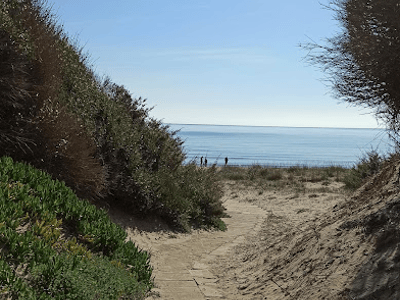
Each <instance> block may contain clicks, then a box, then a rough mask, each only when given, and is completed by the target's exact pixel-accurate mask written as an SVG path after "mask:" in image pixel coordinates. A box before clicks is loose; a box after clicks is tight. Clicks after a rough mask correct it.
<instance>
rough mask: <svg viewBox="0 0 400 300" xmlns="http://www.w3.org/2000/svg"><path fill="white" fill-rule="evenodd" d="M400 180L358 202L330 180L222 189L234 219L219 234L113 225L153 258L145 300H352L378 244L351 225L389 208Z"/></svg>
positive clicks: (140, 223) (389, 175) (229, 184)
mask: <svg viewBox="0 0 400 300" xmlns="http://www.w3.org/2000/svg"><path fill="white" fill-rule="evenodd" d="M396 170H397V169H396V168H395V166H391V167H390V168H388V169H387V170H386V171H385V173H384V174H385V175H384V176H383V175H381V176H380V177H379V176H378V177H376V178H374V179H371V180H370V181H369V182H368V183H366V184H365V185H364V186H363V187H362V188H361V189H359V190H358V191H357V192H356V193H348V192H346V191H345V190H344V189H343V183H340V182H337V181H336V180H335V177H334V176H332V177H329V178H326V177H325V178H319V180H318V178H316V177H315V176H309V175H304V174H303V175H299V176H298V178H297V179H296V175H293V174H292V175H290V174H289V173H287V172H286V173H284V175H283V179H285V178H289V177H290V176H291V178H290V180H280V181H278V180H276V179H274V180H271V181H266V183H265V182H264V184H261V183H260V182H257V181H248V180H247V181H246V180H227V179H225V180H222V181H221V184H222V185H223V190H224V196H223V198H222V201H223V202H224V204H225V206H226V208H227V213H228V214H229V215H230V216H231V218H225V219H224V221H225V222H226V223H227V225H228V230H227V231H225V232H221V231H203V230H194V231H193V232H192V233H190V234H183V233H176V232H173V231H171V230H170V229H169V228H168V226H167V225H166V224H165V223H163V222H162V221H161V220H158V219H153V220H150V221H149V220H146V221H144V220H135V219H132V218H131V217H130V216H129V215H126V214H124V213H122V212H119V211H110V216H111V217H112V219H113V220H114V221H116V222H117V223H119V224H121V225H122V226H124V228H125V229H126V231H127V232H128V238H129V239H131V240H132V241H133V242H135V243H136V244H137V245H138V246H139V247H140V248H142V249H144V250H146V251H149V252H150V253H151V255H152V256H151V264H152V266H153V267H154V276H155V285H156V288H155V289H154V291H153V292H152V293H151V294H150V295H149V297H148V298H147V299H269V300H271V299H311V300H313V299H315V300H317V299H318V300H320V299H351V298H350V297H349V296H348V295H349V291H350V290H351V289H352V284H353V282H354V280H355V279H356V277H357V275H358V274H359V272H360V268H361V267H362V266H363V265H365V264H366V263H367V262H368V261H369V260H370V259H371V257H372V255H374V236H366V235H365V234H364V231H363V227H362V226H351V224H358V223H357V222H359V221H360V220H363V219H365V218H366V217H367V216H368V215H371V214H372V213H374V212H377V211H379V210H381V209H382V208H383V207H384V206H385V204H386V203H387V202H388V201H390V200H393V198H394V197H395V196H396V194H397V189H396V187H394V185H393V178H394V176H395V174H397V171H396ZM307 176H309V177H307ZM382 195H383V196H382ZM349 224H350V225H349Z"/></svg>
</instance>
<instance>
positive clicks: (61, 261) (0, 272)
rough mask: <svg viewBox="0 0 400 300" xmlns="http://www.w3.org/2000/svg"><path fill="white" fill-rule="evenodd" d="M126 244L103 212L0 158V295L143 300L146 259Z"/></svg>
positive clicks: (148, 284)
mask: <svg viewBox="0 0 400 300" xmlns="http://www.w3.org/2000/svg"><path fill="white" fill-rule="evenodd" d="M22 228H24V230H22ZM62 233H64V235H63V236H62ZM65 233H67V234H65ZM66 236H67V237H68V238H66ZM125 239H126V233H125V231H124V230H123V229H122V228H121V227H119V226H118V225H116V224H114V223H112V222H111V221H110V219H109V218H108V215H107V213H106V212H105V211H104V210H98V209H97V208H96V207H95V206H94V205H92V204H90V203H89V202H87V201H83V200H80V199H78V198H77V197H76V195H75V194H74V193H73V192H72V191H71V190H70V189H69V188H68V187H66V186H65V184H63V183H61V182H59V181H57V180H56V181H54V180H51V177H50V176H49V175H48V174H47V173H45V172H42V171H39V170H36V169H34V168H32V167H30V166H27V165H25V164H21V163H13V161H12V159H11V158H9V157H2V158H0V243H1V244H2V251H1V252H0V286H1V287H2V291H1V292H2V293H4V292H7V293H8V294H9V295H11V296H12V298H13V299H39V298H40V299H119V298H120V297H128V298H130V299H133V298H135V299H136V298H138V297H143V296H144V294H145V293H146V291H148V290H150V288H151V287H152V286H153V283H152V280H151V274H152V268H151V267H150V265H149V255H148V254H147V253H146V252H143V251H141V250H138V249H137V248H136V247H135V245H134V244H133V243H132V242H125ZM78 241H79V242H78Z"/></svg>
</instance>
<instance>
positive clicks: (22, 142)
mask: <svg viewBox="0 0 400 300" xmlns="http://www.w3.org/2000/svg"><path fill="white" fill-rule="evenodd" d="M45 4H46V3H45V2H43V1H36V0H26V1H16V0H6V1H3V2H2V4H1V5H0V24H1V25H0V29H1V31H0V35H1V36H0V42H1V45H0V47H1V48H0V49H1V54H0V60H1V61H0V63H1V66H2V67H1V70H0V78H1V80H0V85H2V87H3V86H4V88H2V90H1V93H2V99H1V103H0V107H1V108H2V111H1V112H0V113H1V114H2V115H1V121H0V137H1V141H0V143H2V146H1V149H0V155H8V156H11V157H12V158H14V159H15V160H19V161H25V162H29V163H31V164H32V165H33V166H35V167H37V168H39V169H42V170H46V171H47V172H49V173H50V174H51V175H52V176H53V177H54V178H57V179H59V180H62V181H65V183H66V184H67V185H68V186H69V187H71V189H72V190H73V191H74V192H75V193H76V194H77V195H78V196H79V197H81V198H87V199H90V200H92V201H97V200H99V199H103V200H106V201H107V202H108V203H109V204H110V205H119V206H121V207H123V208H124V209H129V210H130V211H131V212H132V213H136V214H141V215H145V214H147V213H157V214H160V215H162V216H164V217H165V218H167V219H168V220H171V222H172V221H173V223H174V224H176V225H177V226H178V227H181V228H186V229H189V228H190V227H191V226H214V225H217V226H218V224H220V221H219V217H221V216H222V215H223V208H222V206H221V204H220V200H219V197H220V193H219V192H216V191H217V190H219V188H218V186H217V183H216V180H213V176H215V170H213V169H204V170H199V169H198V168H196V167H194V166H184V165H183V164H182V163H183V161H184V159H185V155H184V151H183V146H182V141H181V140H180V139H179V138H178V137H177V136H176V132H171V130H170V129H169V128H168V126H166V125H164V124H162V123H161V122H160V121H158V120H155V119H153V118H151V117H150V116H149V111H150V110H151V109H150V108H147V107H146V105H145V101H146V100H145V99H144V100H143V99H141V98H139V99H133V98H132V97H131V94H130V93H129V91H128V90H126V89H125V88H124V87H123V86H121V85H118V84H115V83H113V82H112V81H111V80H110V79H102V78H101V77H99V76H98V75H96V74H95V73H94V72H93V70H92V66H91V65H90V63H89V59H88V55H85V54H83V51H82V49H81V48H79V47H78V46H77V43H76V42H73V41H71V40H70V39H69V38H68V37H67V35H66V34H65V33H64V32H63V30H62V27H61V26H59V25H57V23H56V22H55V21H54V20H55V18H54V16H53V15H52V13H51V11H50V10H49V9H47V8H46V5H45Z"/></svg>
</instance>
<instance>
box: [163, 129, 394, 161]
mask: <svg viewBox="0 0 400 300" xmlns="http://www.w3.org/2000/svg"><path fill="white" fill-rule="evenodd" d="M167 125H169V126H170V129H171V130H179V132H178V133H177V136H179V137H180V138H181V139H182V140H183V141H184V144H183V146H184V152H185V153H186V160H185V163H190V162H195V163H197V164H200V159H201V157H203V159H207V163H208V165H209V166H211V165H213V164H216V165H218V166H222V165H224V164H225V158H228V165H230V166H251V165H262V166H271V167H290V166H308V167H326V166H342V167H345V168H351V167H353V166H354V165H355V164H357V163H358V162H359V161H360V159H361V158H363V157H365V156H366V154H367V153H368V152H370V151H372V150H374V151H376V152H378V153H379V154H380V155H382V156H386V155H388V154H389V153H391V152H394V146H393V144H392V143H391V141H390V139H389V137H388V135H387V133H386V132H385V131H384V130H383V129H382V128H378V129H365V128H361V129H359V128H357V129H354V128H306V127H269V126H268V127H262V126H228V125H189V124H167Z"/></svg>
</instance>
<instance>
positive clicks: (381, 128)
mask: <svg viewBox="0 0 400 300" xmlns="http://www.w3.org/2000/svg"><path fill="white" fill-rule="evenodd" d="M165 124H170V125H201V126H238V127H239V126H240V127H283V128H324V129H380V130H386V128H383V127H328V126H327V127H324V126H281V125H228V124H190V123H165Z"/></svg>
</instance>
